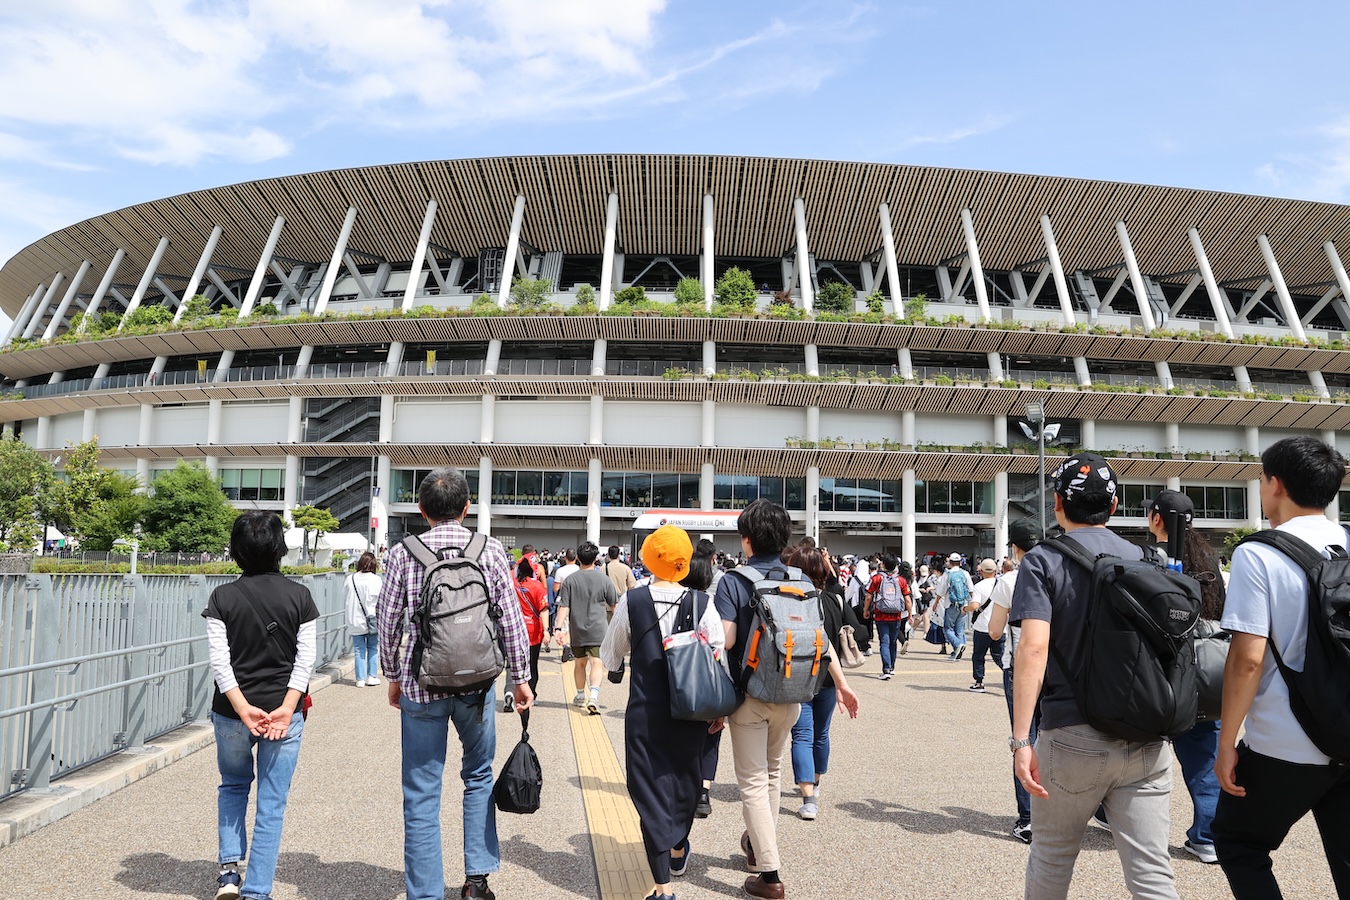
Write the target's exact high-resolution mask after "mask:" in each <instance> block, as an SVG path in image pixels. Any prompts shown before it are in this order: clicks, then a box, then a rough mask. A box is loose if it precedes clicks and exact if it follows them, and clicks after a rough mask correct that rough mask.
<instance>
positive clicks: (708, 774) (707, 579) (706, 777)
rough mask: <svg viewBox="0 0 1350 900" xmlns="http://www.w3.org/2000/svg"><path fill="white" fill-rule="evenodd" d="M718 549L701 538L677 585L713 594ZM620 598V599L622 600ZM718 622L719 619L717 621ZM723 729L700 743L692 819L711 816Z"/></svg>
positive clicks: (713, 731) (711, 731)
mask: <svg viewBox="0 0 1350 900" xmlns="http://www.w3.org/2000/svg"><path fill="white" fill-rule="evenodd" d="M716 554H717V547H716V545H715V544H713V542H712V541H710V540H708V539H707V538H703V539H702V540H700V541H699V542H698V543H697V544H695V545H694V554H693V556H691V557H690V558H689V573H688V574H687V575H685V576H684V578H682V579H680V584H681V585H683V586H684V587H687V588H693V589H694V590H696V591H702V592H703V593H705V594H707V595H708V596H709V597H710V598H711V597H713V596H715V595H716V592H717V583H718V582H719V581H721V580H722V576H723V575H724V574H725V573H724V572H723V571H722V570H721V569H720V568H719V567H717V566H716V565H714V557H715V556H716ZM619 599H621V600H622V599H623V598H622V597H621V598H619ZM719 621H720V620H719ZM725 733H726V729H725V728H716V729H713V728H709V729H708V733H707V736H706V737H705V738H704V740H703V755H702V772H701V774H702V776H703V778H702V781H703V788H702V790H700V791H699V794H698V803H697V804H695V806H694V818H696V819H706V818H708V816H710V815H712V784H713V779H715V778H716V777H717V763H718V762H719V760H720V758H721V755H722V735H723V734H725Z"/></svg>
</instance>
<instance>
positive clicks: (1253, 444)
mask: <svg viewBox="0 0 1350 900" xmlns="http://www.w3.org/2000/svg"><path fill="white" fill-rule="evenodd" d="M1247 452H1248V453H1250V454H1251V455H1252V456H1257V457H1259V456H1260V455H1261V429H1260V428H1257V427H1256V426H1255V425H1248V426H1247ZM1262 518H1263V516H1262V515H1261V479H1260V477H1257V478H1253V479H1251V480H1249V481H1248V482H1247V527H1248V528H1260V527H1261V520H1262Z"/></svg>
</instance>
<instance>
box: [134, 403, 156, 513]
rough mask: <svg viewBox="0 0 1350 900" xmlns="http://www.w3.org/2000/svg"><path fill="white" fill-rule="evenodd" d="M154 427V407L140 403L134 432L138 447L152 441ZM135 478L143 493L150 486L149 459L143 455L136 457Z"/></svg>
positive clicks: (148, 444) (146, 445)
mask: <svg viewBox="0 0 1350 900" xmlns="http://www.w3.org/2000/svg"><path fill="white" fill-rule="evenodd" d="M154 428H155V408H154V407H153V406H151V405H150V404H149V403H142V404H141V421H140V427H139V428H138V430H137V433H136V444H137V446H140V447H148V446H150V445H151V443H152V438H153V435H154ZM136 480H137V482H139V485H138V487H137V489H138V490H139V491H140V492H141V493H142V494H144V493H145V492H146V491H147V490H149V488H150V460H148V459H146V458H145V457H138V458H137V460H136Z"/></svg>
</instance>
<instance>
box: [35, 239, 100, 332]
mask: <svg viewBox="0 0 1350 900" xmlns="http://www.w3.org/2000/svg"><path fill="white" fill-rule="evenodd" d="M88 274H89V260H87V259H86V260H84V261H83V262H81V263H80V267H79V268H78V269H76V270H75V277H74V278H72V279H71V280H70V287H68V288H66V293H65V295H64V296H63V297H62V298H61V303H60V305H58V306H57V307H56V312H54V313H52V320H51V321H50V322H48V323H47V330H46V331H44V332H43V333H42V339H43V340H44V341H50V340H51V339H52V338H54V337H56V329H57V328H59V327H61V321H62V320H63V319H64V318H65V317H66V311H67V310H69V309H70V304H71V303H73V302H74V301H75V295H76V294H77V293H78V292H79V290H80V284H81V283H82V282H83V281H84V276H86V275H88Z"/></svg>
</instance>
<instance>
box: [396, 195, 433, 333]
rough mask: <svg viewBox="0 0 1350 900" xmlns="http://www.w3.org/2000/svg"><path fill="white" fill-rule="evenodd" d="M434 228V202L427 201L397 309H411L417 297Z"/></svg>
mask: <svg viewBox="0 0 1350 900" xmlns="http://www.w3.org/2000/svg"><path fill="white" fill-rule="evenodd" d="M435 227H436V201H435V200H428V201H427V211H426V213H425V214H424V215H423V216H422V230H421V231H419V232H418V233H417V248H416V249H415V250H413V258H412V269H411V270H410V271H409V272H408V286H407V287H406V288H404V290H403V302H402V303H400V304H399V309H412V306H413V300H414V299H415V298H416V297H417V286H418V285H420V284H421V283H422V268H423V267H424V266H425V265H426V262H427V250H428V248H430V246H431V231H432V229H433V228H435Z"/></svg>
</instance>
